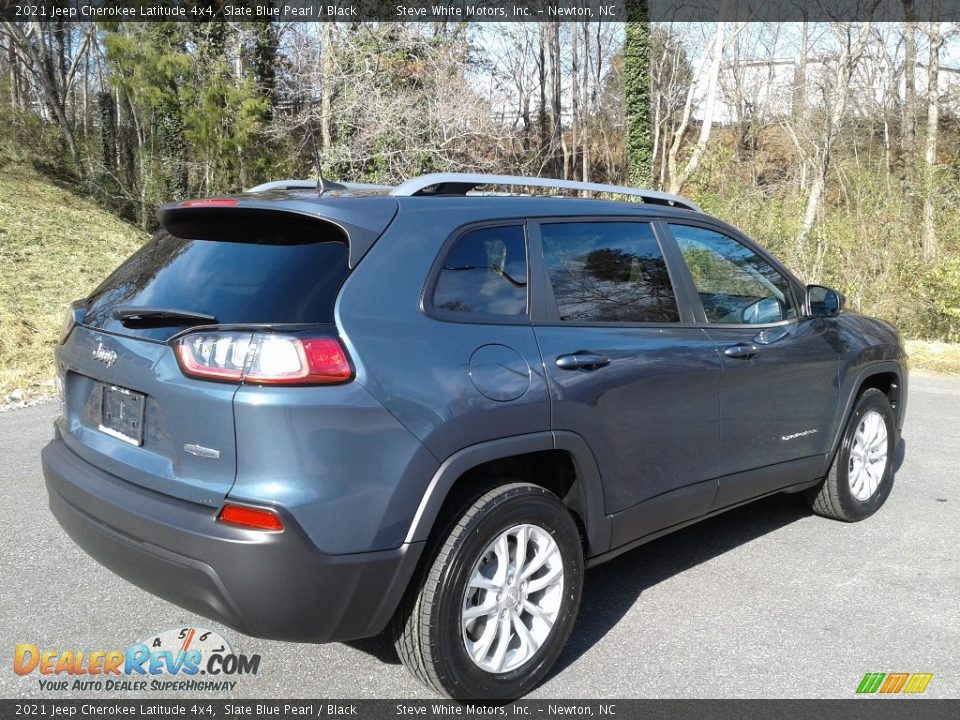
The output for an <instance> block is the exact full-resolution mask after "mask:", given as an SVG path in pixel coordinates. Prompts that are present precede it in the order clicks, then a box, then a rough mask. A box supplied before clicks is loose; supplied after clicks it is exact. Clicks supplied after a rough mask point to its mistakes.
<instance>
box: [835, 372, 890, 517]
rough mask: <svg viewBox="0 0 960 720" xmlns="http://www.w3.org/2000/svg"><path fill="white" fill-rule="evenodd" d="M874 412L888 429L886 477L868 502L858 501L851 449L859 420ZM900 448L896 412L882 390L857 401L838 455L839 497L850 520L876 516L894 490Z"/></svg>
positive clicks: (837, 479) (865, 395)
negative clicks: (853, 484) (852, 484)
mask: <svg viewBox="0 0 960 720" xmlns="http://www.w3.org/2000/svg"><path fill="white" fill-rule="evenodd" d="M871 410H874V411H876V412H878V413H880V416H881V417H882V418H883V421H884V424H885V425H886V428H887V464H886V467H885V468H884V472H883V476H882V477H881V478H880V485H879V486H878V487H877V489H876V491H875V492H874V493H873V495H871V496H870V497H869V498H867V499H866V500H858V499H857V498H856V497H854V495H853V491H852V490H851V489H850V478H849V467H850V449H851V447H852V446H853V439H854V436H855V435H856V432H857V426H858V425H859V424H860V420H861V419H862V418H863V416H864V415H866V414H867V413H868V412H870V411H871ZM896 446H897V431H896V424H895V421H894V418H893V410H892V409H891V408H890V403H889V402H888V400H887V397H886V395H884V394H883V393H882V392H880V391H879V390H875V389H872V388H871V389H868V390H866V391H864V393H863V394H862V395H861V396H860V398H859V399H858V400H857V404H856V406H855V407H854V409H853V414H852V415H851V416H850V420H849V422H848V423H847V427H846V429H845V430H844V433H843V442H842V443H841V445H840V449H839V450H838V451H837V458H836V484H837V497H838V498H839V500H840V505H841V507H842V508H843V511H844V513H845V514H846V515H847V516H849V517H850V518H851V519H856V520H860V519H863V518H865V517H869V516H870V515H873V514H874V513H875V512H876V511H877V510H879V509H880V506H881V505H883V503H884V502H885V501H886V499H887V497H888V496H889V495H890V491H891V490H892V489H893V465H894V462H895V453H896Z"/></svg>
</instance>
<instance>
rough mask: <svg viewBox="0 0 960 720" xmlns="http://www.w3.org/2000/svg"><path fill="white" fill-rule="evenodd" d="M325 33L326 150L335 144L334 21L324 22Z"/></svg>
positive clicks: (322, 116) (322, 131)
mask: <svg viewBox="0 0 960 720" xmlns="http://www.w3.org/2000/svg"><path fill="white" fill-rule="evenodd" d="M322 33H323V48H322V52H323V67H322V73H323V77H322V78H321V88H320V90H321V93H322V94H321V97H320V139H321V145H322V146H323V149H324V150H328V149H329V148H330V147H331V146H332V145H333V93H334V91H335V88H334V83H335V82H336V81H335V78H334V72H335V71H336V62H335V58H334V56H333V23H331V22H325V23H322Z"/></svg>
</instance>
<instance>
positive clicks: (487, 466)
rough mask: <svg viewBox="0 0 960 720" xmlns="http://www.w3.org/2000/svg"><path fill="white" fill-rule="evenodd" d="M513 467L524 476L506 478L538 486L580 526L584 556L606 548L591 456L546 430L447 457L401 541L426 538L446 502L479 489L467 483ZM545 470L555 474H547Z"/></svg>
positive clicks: (577, 440) (566, 436)
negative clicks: (569, 513) (552, 497)
mask: <svg viewBox="0 0 960 720" xmlns="http://www.w3.org/2000/svg"><path fill="white" fill-rule="evenodd" d="M514 468H524V469H525V470H526V471H527V472H525V473H521V474H520V476H519V477H517V476H513V477H510V479H511V480H521V481H526V482H531V483H534V484H536V485H540V486H541V487H545V488H547V489H549V490H551V491H553V492H555V493H556V494H557V495H558V496H559V497H560V499H561V502H563V504H564V505H565V506H566V507H567V509H568V510H569V511H570V512H571V514H572V515H573V516H574V519H575V520H576V521H577V524H578V525H579V526H580V529H581V532H582V534H583V539H584V554H585V556H587V557H590V556H593V555H597V554H599V553H603V552H606V551H607V550H609V549H610V522H609V519H608V518H607V516H606V515H605V513H604V505H603V488H602V485H601V480H600V472H599V469H598V468H597V463H596V460H595V459H594V457H593V453H592V452H591V451H590V448H589V446H588V445H587V443H586V441H585V440H584V439H583V438H582V437H581V436H580V435H577V434H576V433H572V432H550V431H546V432H539V433H531V434H527V435H516V436H512V437H508V438H500V439H497V440H490V441H487V442H483V443H479V444H477V445H471V446H469V447H466V448H463V449H462V450H459V451H457V452H456V453H454V454H453V455H451V456H450V457H449V458H447V460H445V461H444V462H443V463H442V464H441V465H440V467H439V468H438V469H437V472H436V473H435V474H434V476H433V478H431V480H430V483H429V484H428V486H427V489H426V492H425V493H424V495H423V498H422V499H421V500H420V504H419V506H418V507H417V512H416V514H415V515H414V518H413V522H412V523H411V525H410V529H409V531H408V532H407V535H406V539H405V542H408V543H409V542H420V541H425V540H427V539H429V537H430V533H431V532H432V531H433V530H434V528H435V527H438V522H442V521H443V516H444V511H445V506H449V504H450V501H451V500H458V499H459V496H462V495H467V494H469V493H470V492H471V490H473V489H474V488H475V489H476V490H477V491H479V490H482V489H483V486H481V485H477V486H473V485H472V482H473V481H481V480H482V479H483V478H489V477H490V476H491V475H495V474H497V472H498V471H505V470H509V469H514ZM551 469H555V470H554V471H550V472H548V470H551ZM486 487H487V489H489V486H486Z"/></svg>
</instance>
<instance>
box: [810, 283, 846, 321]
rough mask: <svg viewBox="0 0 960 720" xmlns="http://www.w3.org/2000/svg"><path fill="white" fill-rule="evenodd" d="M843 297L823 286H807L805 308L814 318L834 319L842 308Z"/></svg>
mask: <svg viewBox="0 0 960 720" xmlns="http://www.w3.org/2000/svg"><path fill="white" fill-rule="evenodd" d="M844 299H845V298H844V297H843V295H841V294H840V293H838V292H837V291H836V290H834V289H832V288H828V287H824V286H823V285H807V307H808V308H810V314H811V315H812V316H814V317H836V316H837V315H839V314H840V310H841V309H842V308H843V303H844Z"/></svg>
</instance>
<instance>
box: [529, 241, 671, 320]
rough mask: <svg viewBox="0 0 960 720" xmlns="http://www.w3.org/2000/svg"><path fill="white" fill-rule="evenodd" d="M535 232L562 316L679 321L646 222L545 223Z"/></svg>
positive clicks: (568, 318)
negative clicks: (539, 237)
mask: <svg viewBox="0 0 960 720" xmlns="http://www.w3.org/2000/svg"><path fill="white" fill-rule="evenodd" d="M540 235H541V238H542V243H543V256H544V260H545V261H546V266H547V272H548V274H549V277H550V284H551V286H552V287H553V296H554V298H555V299H556V302H557V312H558V314H559V317H560V320H561V321H565V322H571V323H575V322H621V323H672V322H679V320H680V314H679V312H678V310H677V301H676V297H675V296H674V292H673V285H672V284H671V282H670V275H669V273H668V272H667V264H666V262H665V261H664V259H663V254H662V253H661V251H660V245H659V244H658V243H657V239H656V237H655V236H654V234H653V228H652V227H651V225H650V223H648V222H580V223H544V224H543V225H541V226H540Z"/></svg>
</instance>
